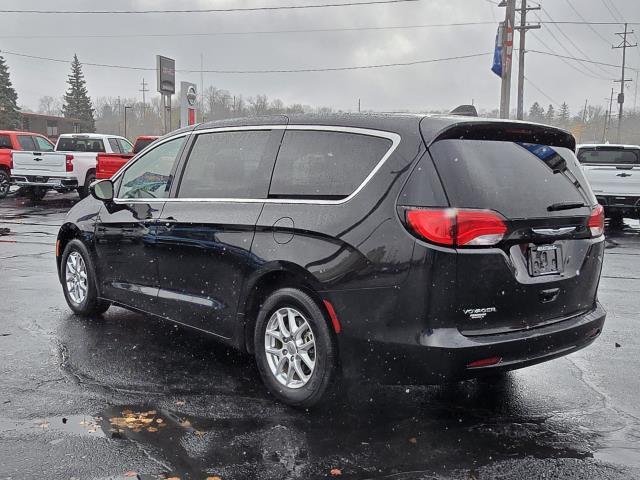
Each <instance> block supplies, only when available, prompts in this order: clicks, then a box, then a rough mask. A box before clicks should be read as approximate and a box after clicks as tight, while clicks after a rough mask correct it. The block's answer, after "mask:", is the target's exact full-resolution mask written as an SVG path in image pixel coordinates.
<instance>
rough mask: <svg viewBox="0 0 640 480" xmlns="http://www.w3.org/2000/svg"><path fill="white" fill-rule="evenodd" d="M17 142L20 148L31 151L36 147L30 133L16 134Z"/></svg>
mask: <svg viewBox="0 0 640 480" xmlns="http://www.w3.org/2000/svg"><path fill="white" fill-rule="evenodd" d="M18 143H19V144H20V147H21V148H22V150H30V151H33V150H35V149H36V144H35V142H34V141H33V137H32V136H31V135H18Z"/></svg>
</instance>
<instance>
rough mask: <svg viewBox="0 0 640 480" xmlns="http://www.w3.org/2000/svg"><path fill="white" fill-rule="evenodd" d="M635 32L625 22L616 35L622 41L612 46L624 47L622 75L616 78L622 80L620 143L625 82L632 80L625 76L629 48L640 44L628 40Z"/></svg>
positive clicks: (619, 116) (619, 99) (619, 112)
mask: <svg viewBox="0 0 640 480" xmlns="http://www.w3.org/2000/svg"><path fill="white" fill-rule="evenodd" d="M633 33H634V32H633V30H631V31H628V25H627V24H626V23H625V24H624V32H617V33H616V35H618V36H619V37H620V38H621V39H622V42H620V44H619V45H613V46H612V48H621V49H622V75H621V76H620V80H616V83H617V82H620V93H619V94H618V105H619V106H620V107H619V111H618V140H617V141H618V143H620V141H621V134H622V109H623V107H624V84H625V83H627V82H631V81H632V80H631V79H629V78H624V69H625V66H626V65H625V64H626V61H627V48H633V47H637V46H638V44H637V43H634V44H633V45H632V44H631V43H629V42H628V41H627V35H633Z"/></svg>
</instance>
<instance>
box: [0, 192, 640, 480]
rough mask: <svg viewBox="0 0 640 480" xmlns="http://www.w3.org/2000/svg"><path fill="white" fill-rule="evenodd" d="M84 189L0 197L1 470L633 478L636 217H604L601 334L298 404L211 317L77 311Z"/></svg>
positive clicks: (637, 467)
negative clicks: (71, 263)
mask: <svg viewBox="0 0 640 480" xmlns="http://www.w3.org/2000/svg"><path fill="white" fill-rule="evenodd" d="M76 201H77V195H75V194H72V193H70V194H65V195H62V194H57V193H53V192H52V193H49V194H48V195H47V196H46V197H45V199H44V200H43V201H42V202H39V203H38V204H34V203H31V201H30V200H28V199H26V198H22V197H19V196H17V195H15V194H12V195H10V196H9V197H7V198H6V199H4V200H0V479H40V478H43V479H44V478H46V479H54V478H55V479H57V478H64V479H70V478H75V479H127V478H136V477H137V478H140V479H157V478H176V477H177V478H180V479H203V480H204V479H206V478H207V477H210V478H216V477H219V478H221V479H224V480H231V479H245V478H257V479H285V478H292V479H307V478H345V479H351V478H358V479H360V478H388V479H396V480H397V479H401V480H405V479H454V478H455V479H458V478H461V479H494V478H496V479H533V478H560V479H583V478H589V479H633V478H640V401H639V399H638V397H639V396H640V374H639V372H640V341H639V337H640V335H639V334H640V319H639V317H638V310H639V309H640V308H639V307H640V226H639V225H638V223H637V222H634V221H631V220H628V221H627V224H626V225H625V227H624V228H623V229H616V230H613V229H609V230H608V231H607V254H606V258H605V265H604V270H603V278H602V282H601V284H600V290H599V297H600V300H601V302H602V303H603V305H604V306H605V308H606V309H607V310H608V318H607V322H606V324H605V329H604V331H603V333H602V335H601V337H600V338H599V339H598V340H597V341H596V342H595V343H594V344H593V345H591V346H590V347H588V348H586V349H584V350H582V351H580V352H577V353H574V354H572V355H570V356H568V357H565V358H561V359H558V360H554V361H551V362H548V363H545V364H542V365H538V366H534V367H530V368H528V369H524V370H520V371H516V372H512V373H510V374H508V375H506V376H504V377H500V378H498V379H492V380H470V381H465V382H460V383H455V384H450V385H442V386H430V387H414V386H405V387H389V386H377V385H371V384H352V385H344V387H343V388H342V389H341V395H340V396H339V398H338V399H336V400H335V401H334V402H333V403H331V404H329V405H326V406H325V407H324V408H322V409H320V410H317V411H311V412H305V411H298V410H293V409H290V408H288V407H286V406H283V405H282V404H279V403H277V402H276V401H274V400H273V399H272V398H271V397H269V396H268V395H267V394H266V393H265V390H264V389H263V388H262V386H261V383H260V380H259V377H258V374H257V370H256V368H255V366H254V363H253V361H252V359H251V358H249V357H246V356H242V355H240V354H238V353H235V352H234V351H232V350H229V349H227V348H226V347H224V346H221V345H220V344H218V343H217V342H216V341H215V340H214V339H212V338H210V337H207V336H204V335H203V334H201V333H198V332H195V331H190V330H188V329H186V328H182V327H177V326H175V325H172V324H169V323H163V322H160V321H158V320H154V319H152V318H148V317H145V316H143V315H139V314H135V313H131V312H128V311H126V310H123V309H120V308H113V307H112V308H111V309H110V310H109V311H108V312H107V313H106V314H105V315H104V316H102V317H96V318H92V319H82V318H79V317H76V316H74V315H72V314H71V313H70V310H69V309H68V307H67V306H66V304H65V301H64V298H63V296H62V291H61V288H60V284H59V283H58V280H57V278H56V268H55V262H54V244H55V239H56V234H57V230H58V227H59V226H60V224H61V223H62V221H63V219H64V216H65V213H66V211H67V210H68V209H69V208H70V207H71V206H72V205H73V204H74V203H75V202H76ZM7 229H8V230H7Z"/></svg>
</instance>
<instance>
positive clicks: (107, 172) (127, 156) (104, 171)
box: [96, 135, 158, 179]
mask: <svg viewBox="0 0 640 480" xmlns="http://www.w3.org/2000/svg"><path fill="white" fill-rule="evenodd" d="M157 138H158V137H157V136H155V135H143V136H139V137H138V138H136V141H135V143H134V144H133V151H132V152H130V153H99V154H98V157H97V160H96V161H97V165H96V178H98V179H102V178H111V176H112V175H113V174H114V173H116V172H117V171H118V170H120V168H122V166H123V165H124V164H125V163H127V162H128V161H129V160H131V159H132V158H133V156H134V155H137V154H138V153H140V152H141V151H142V150H144V149H145V148H146V147H147V146H149V145H150V144H151V143H152V142H153V141H155V140H156V139H157Z"/></svg>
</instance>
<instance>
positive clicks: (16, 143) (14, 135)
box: [0, 130, 53, 198]
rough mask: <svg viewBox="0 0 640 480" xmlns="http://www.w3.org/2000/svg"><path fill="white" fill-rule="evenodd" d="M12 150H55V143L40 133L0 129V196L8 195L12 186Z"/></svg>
mask: <svg viewBox="0 0 640 480" xmlns="http://www.w3.org/2000/svg"><path fill="white" fill-rule="evenodd" d="M12 150H29V151H36V152H53V143H51V142H50V141H49V139H48V138H47V137H45V136H43V135H40V134H38V133H31V132H14V131H12V130H0V198H4V197H6V196H7V194H8V193H9V187H10V186H11V151H12Z"/></svg>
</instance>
